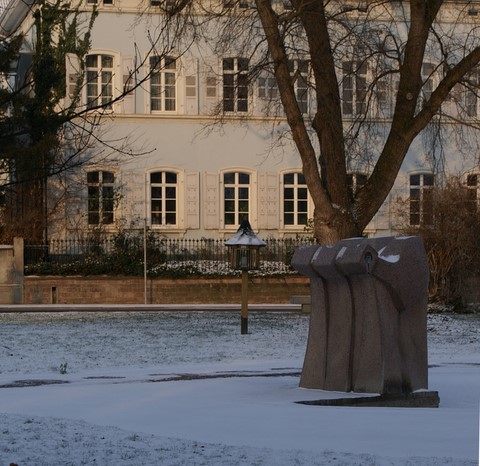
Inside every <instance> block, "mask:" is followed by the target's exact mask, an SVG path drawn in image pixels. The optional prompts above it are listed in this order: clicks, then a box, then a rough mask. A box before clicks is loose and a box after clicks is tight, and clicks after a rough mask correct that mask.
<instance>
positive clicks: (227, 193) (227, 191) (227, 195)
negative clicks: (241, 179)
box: [225, 188, 235, 199]
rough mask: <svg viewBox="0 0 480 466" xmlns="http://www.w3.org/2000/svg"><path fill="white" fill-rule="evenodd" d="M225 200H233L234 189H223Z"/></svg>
mask: <svg viewBox="0 0 480 466" xmlns="http://www.w3.org/2000/svg"><path fill="white" fill-rule="evenodd" d="M225 199H235V188H225Z"/></svg>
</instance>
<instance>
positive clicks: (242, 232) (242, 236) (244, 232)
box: [225, 220, 267, 247]
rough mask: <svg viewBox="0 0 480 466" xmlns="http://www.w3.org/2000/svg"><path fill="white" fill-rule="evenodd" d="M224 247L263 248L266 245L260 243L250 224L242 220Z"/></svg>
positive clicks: (262, 242) (263, 242)
mask: <svg viewBox="0 0 480 466" xmlns="http://www.w3.org/2000/svg"><path fill="white" fill-rule="evenodd" d="M225 245H226V246H256V247H263V246H266V245H267V243H265V241H262V240H261V239H260V238H259V237H258V236H257V235H256V234H255V233H254V232H253V230H252V227H251V226H250V222H249V221H248V220H243V221H242V223H241V224H240V227H239V228H238V230H237V232H236V233H235V234H234V235H233V236H232V237H231V238H230V239H229V240H227V241H225Z"/></svg>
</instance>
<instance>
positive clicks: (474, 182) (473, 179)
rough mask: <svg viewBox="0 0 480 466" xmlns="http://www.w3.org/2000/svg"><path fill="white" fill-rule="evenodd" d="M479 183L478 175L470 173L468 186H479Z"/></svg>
mask: <svg viewBox="0 0 480 466" xmlns="http://www.w3.org/2000/svg"><path fill="white" fill-rule="evenodd" d="M477 184H478V175H468V177H467V186H477Z"/></svg>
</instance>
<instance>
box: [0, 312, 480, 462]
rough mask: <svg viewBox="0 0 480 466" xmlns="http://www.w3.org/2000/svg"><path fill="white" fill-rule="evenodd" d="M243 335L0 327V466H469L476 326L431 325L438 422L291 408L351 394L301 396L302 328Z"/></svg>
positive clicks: (292, 324) (232, 325)
mask: <svg viewBox="0 0 480 466" xmlns="http://www.w3.org/2000/svg"><path fill="white" fill-rule="evenodd" d="M249 331H250V333H249V334H248V335H240V317H239V315H237V313H236V312H235V313H234V312H205V311H203V312H198V311H197V312H155V313H152V312H140V313H129V312H123V313H97V314H95V313H80V312H74V313H56V314H53V313H33V314H0V361H1V363H0V413H1V414H0V434H1V435H0V464H1V465H2V466H3V465H8V464H10V463H11V462H14V463H17V464H18V465H20V466H24V465H27V466H30V465H34V466H41V465H52V464H55V465H115V466H117V465H120V466H126V465H129V466H132V465H142V466H143V465H272V466H273V465H280V466H282V465H285V466H286V465H293V464H296V465H330V466H340V465H389V466H399V465H412V466H413V465H426V466H434V465H469V466H471V465H476V464H477V462H478V455H479V450H478V438H479V433H478V425H479V424H478V423H479V399H480V317H479V316H478V315H468V316H467V315H465V316H448V315H430V316H429V319H428V332H429V337H428V338H429V365H430V370H429V378H430V387H429V388H430V389H431V390H437V391H438V392H439V394H440V408H438V409H422V408H416V409H413V408H412V409H409V408H353V407H319V406H305V405H301V404H297V403H295V401H300V400H313V399H319V398H334V397H342V396H355V395H354V394H347V395H345V394H340V393H330V392H323V391H320V390H304V389H300V388H299V387H298V382H299V373H300V371H301V365H302V362H303V356H304V351H305V346H306V338H307V332H308V316H306V315H302V314H299V313H286V312H285V313H283V312H282V313H279V312H270V313H264V312H251V313H250V323H249ZM65 368H66V373H62V372H65ZM39 381H50V382H58V383H51V384H48V385H47V384H44V385H35V384H38V383H39ZM15 382H17V383H16V384H15ZM59 382H62V383H59Z"/></svg>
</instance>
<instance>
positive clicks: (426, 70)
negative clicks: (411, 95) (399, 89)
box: [422, 63, 435, 103]
mask: <svg viewBox="0 0 480 466" xmlns="http://www.w3.org/2000/svg"><path fill="white" fill-rule="evenodd" d="M434 72H435V66H434V65H433V64H432V63H424V64H423V65H422V79H423V87H422V102H423V103H426V102H428V101H429V100H430V97H431V96H432V92H433V87H434Z"/></svg>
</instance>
